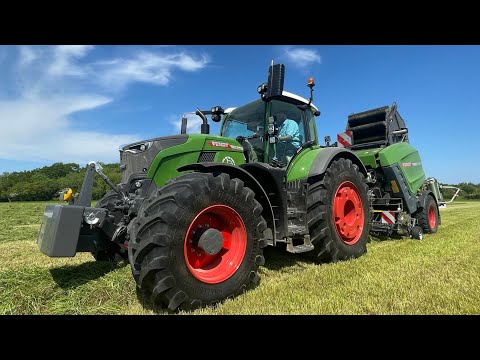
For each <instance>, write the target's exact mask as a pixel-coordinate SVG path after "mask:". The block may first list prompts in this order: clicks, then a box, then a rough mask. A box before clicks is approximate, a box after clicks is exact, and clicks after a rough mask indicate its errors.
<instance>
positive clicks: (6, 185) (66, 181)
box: [0, 163, 121, 202]
mask: <svg viewBox="0 0 480 360" xmlns="http://www.w3.org/2000/svg"><path fill="white" fill-rule="evenodd" d="M101 165H102V166H103V173H104V174H105V175H107V176H108V177H109V178H110V180H112V182H113V183H114V184H118V183H120V181H121V174H120V166H119V164H103V163H101ZM86 169H87V166H86V165H85V166H83V167H81V166H79V165H78V164H74V163H68V164H63V163H55V164H53V165H51V166H44V167H42V168H39V169H34V170H29V171H15V172H11V173H8V172H4V173H3V174H1V175H0V202H8V201H10V202H11V201H44V200H56V199H58V197H59V192H60V191H62V190H63V189H65V188H68V187H69V188H72V189H73V191H74V193H78V192H80V189H81V187H82V182H83V178H84V176H85V171H86ZM94 179H95V180H94V186H93V192H92V196H93V198H94V199H100V198H101V197H102V196H103V195H105V193H106V192H107V191H109V190H110V188H109V186H108V185H107V184H106V183H105V182H104V181H103V180H102V179H101V178H100V177H99V176H95V178H94Z"/></svg>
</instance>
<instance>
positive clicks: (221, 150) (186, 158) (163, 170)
mask: <svg viewBox="0 0 480 360" xmlns="http://www.w3.org/2000/svg"><path fill="white" fill-rule="evenodd" d="M212 141H213V142H217V143H220V144H217V146H212V145H210V144H209V143H210V142H212ZM223 144H229V145H233V146H238V147H240V148H241V145H240V144H239V143H238V142H237V141H235V140H233V139H229V138H225V137H221V136H215V135H209V134H192V135H189V137H188V140H187V142H186V143H184V144H181V145H176V146H172V147H169V148H167V149H164V150H162V151H160V152H159V153H158V154H157V156H156V157H155V159H154V160H153V162H152V165H151V166H150V169H149V170H148V173H147V177H148V178H150V179H153V180H154V182H155V184H156V185H157V186H163V185H164V184H165V183H166V182H167V181H168V180H170V179H173V178H175V177H177V176H179V175H181V174H182V173H184V172H178V171H177V169H178V168H179V167H181V166H184V165H189V164H194V163H196V162H197V161H198V157H199V155H200V152H201V151H216V152H217V155H216V156H215V159H214V161H215V162H224V163H228V159H227V160H226V158H227V157H230V158H231V159H233V161H234V162H235V165H241V164H243V163H244V162H245V159H244V156H243V151H242V150H237V149H231V148H229V147H221V146H218V145H223Z"/></svg>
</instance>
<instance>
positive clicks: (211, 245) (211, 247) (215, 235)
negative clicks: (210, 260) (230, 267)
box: [198, 229, 223, 255]
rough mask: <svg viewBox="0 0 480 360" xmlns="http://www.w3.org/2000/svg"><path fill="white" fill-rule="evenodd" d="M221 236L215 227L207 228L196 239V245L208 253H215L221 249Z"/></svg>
mask: <svg viewBox="0 0 480 360" xmlns="http://www.w3.org/2000/svg"><path fill="white" fill-rule="evenodd" d="M222 245H223V236H222V233H221V232H220V231H218V230H217V229H207V230H205V231H204V232H203V234H202V235H201V236H200V239H199V240H198V247H199V248H200V249H203V251H205V252H206V253H207V254H209V255H216V254H218V253H219V252H220V250H222Z"/></svg>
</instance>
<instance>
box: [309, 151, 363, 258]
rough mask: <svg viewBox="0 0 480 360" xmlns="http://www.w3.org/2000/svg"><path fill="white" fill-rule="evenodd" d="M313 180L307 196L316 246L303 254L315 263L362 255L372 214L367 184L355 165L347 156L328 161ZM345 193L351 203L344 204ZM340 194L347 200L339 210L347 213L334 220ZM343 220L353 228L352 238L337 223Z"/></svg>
mask: <svg viewBox="0 0 480 360" xmlns="http://www.w3.org/2000/svg"><path fill="white" fill-rule="evenodd" d="M315 180H316V181H315V182H313V183H312V184H310V187H309V192H308V196H307V217H308V228H309V233H310V240H311V242H312V244H313V245H314V247H315V248H314V250H312V251H309V252H308V253H306V255H307V256H310V257H313V258H314V259H315V260H316V261H318V262H336V261H341V260H347V259H352V258H357V257H359V256H361V255H363V254H365V253H366V252H367V241H368V235H369V230H370V217H371V213H370V205H369V200H368V186H367V184H366V183H365V180H364V176H363V174H362V173H361V172H360V171H359V168H358V166H357V165H355V164H353V163H352V161H351V160H349V159H344V158H340V159H337V160H334V161H333V162H332V163H331V165H330V166H329V167H328V169H327V170H326V171H325V173H324V174H323V176H321V177H320V179H315ZM344 192H345V193H344ZM347 192H348V194H351V198H353V199H354V201H351V200H350V203H351V204H347V203H348V201H349V200H348V194H347ZM343 195H345V196H346V198H347V200H345V201H344V203H343V204H344V208H343V209H342V210H341V211H342V212H343V213H344V214H345V212H347V213H348V214H347V215H344V220H340V217H339V218H338V219H337V223H336V221H335V216H336V215H338V212H339V210H337V207H338V204H339V203H337V201H338V197H339V196H340V198H341V197H342V196H343ZM340 200H341V199H340ZM352 206H353V208H352ZM347 207H348V209H347ZM345 209H347V210H345ZM352 209H353V210H352ZM351 211H353V213H352V212H351ZM345 219H346V220H345ZM343 221H345V222H348V223H350V225H351V226H352V227H355V230H354V231H353V230H352V233H353V235H352V237H348V236H350V235H349V234H350V232H349V233H344V231H345V228H343V229H342V226H345V224H341V223H340V222H342V223H343ZM347 225H348V224H347ZM347 231H348V230H347Z"/></svg>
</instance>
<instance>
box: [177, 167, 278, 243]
mask: <svg viewBox="0 0 480 360" xmlns="http://www.w3.org/2000/svg"><path fill="white" fill-rule="evenodd" d="M188 170H193V171H198V172H203V173H220V172H221V173H226V174H228V175H230V177H231V178H238V179H240V180H242V181H243V183H244V184H245V186H247V187H249V188H250V189H251V190H252V191H253V192H254V193H255V199H257V201H258V202H259V203H260V204H261V205H262V207H263V213H262V214H263V217H264V218H265V221H266V222H267V225H268V227H269V228H270V229H272V233H273V239H272V240H273V244H275V241H276V238H275V234H276V231H275V218H274V216H273V209H272V204H271V203H270V199H269V198H268V196H267V193H266V192H265V190H264V189H263V187H262V185H260V183H259V182H258V181H257V180H256V179H255V178H254V177H253V176H252V175H251V174H250V173H249V172H248V171H246V170H244V169H242V168H241V167H238V166H233V165H228V164H223V163H212V162H204V163H196V164H190V165H185V166H182V167H179V168H178V169H177V171H178V172H181V171H188Z"/></svg>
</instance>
